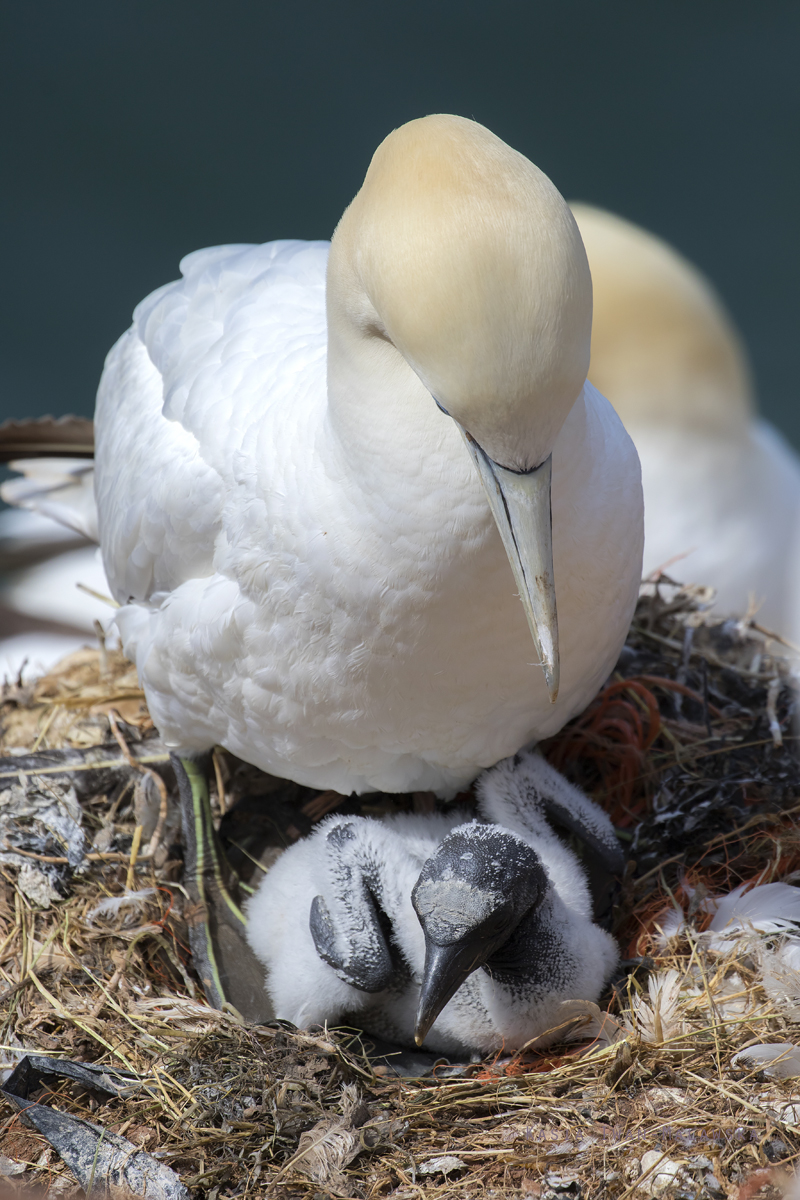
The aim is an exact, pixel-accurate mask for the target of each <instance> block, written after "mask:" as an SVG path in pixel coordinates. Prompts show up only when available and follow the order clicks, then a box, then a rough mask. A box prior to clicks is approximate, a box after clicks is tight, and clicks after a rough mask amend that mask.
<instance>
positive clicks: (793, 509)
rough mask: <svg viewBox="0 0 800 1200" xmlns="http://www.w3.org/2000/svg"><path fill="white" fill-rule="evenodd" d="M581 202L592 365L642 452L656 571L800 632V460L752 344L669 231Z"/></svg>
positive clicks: (648, 551)
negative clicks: (767, 399)
mask: <svg viewBox="0 0 800 1200" xmlns="http://www.w3.org/2000/svg"><path fill="white" fill-rule="evenodd" d="M572 210H573V213H574V215H575V219H576V220H577V222H578V227H579V229H580V231H581V236H582V237H583V241H584V244H585V246H586V253H587V256H588V258H589V265H590V267H591V271H592V281H593V285H594V319H593V324H592V359H591V365H590V368H589V376H590V378H591V379H592V381H593V383H594V384H595V385H596V386H597V387H598V388H600V390H601V391H602V392H603V394H604V395H606V396H607V397H608V399H609V400H610V401H611V403H612V404H613V405H614V407H615V408H616V410H617V412H618V413H619V415H620V416H621V417H622V420H623V422H624V424H625V428H626V429H627V430H628V432H629V433H630V435H631V437H632V438H633V440H634V442H635V443H636V448H637V450H638V452H639V457H640V459H641V463H642V482H643V487H644V497H645V554H644V570H645V574H649V573H650V572H652V571H654V570H656V569H657V568H659V567H661V566H664V564H669V563H672V562H673V560H675V559H678V560H679V561H677V562H675V564H674V566H671V567H668V568H667V569H668V570H669V572H670V573H671V574H673V575H674V576H675V578H677V579H681V580H683V581H685V582H687V583H698V584H710V585H712V586H713V587H714V588H715V589H716V592H717V606H718V608H719V609H720V610H721V611H722V612H726V613H730V614H732V615H737V616H740V615H741V614H742V613H744V612H745V611H746V610H747V608H748V604H749V601H750V598H751V597H753V598H754V599H755V600H756V601H757V602H760V608H759V610H758V620H759V621H760V622H761V623H762V624H763V625H766V626H767V627H769V628H770V629H773V630H775V631H776V632H777V633H780V634H782V635H783V636H784V637H787V638H789V639H790V640H791V641H793V642H795V643H797V641H798V638H800V575H798V571H799V570H800V545H798V528H800V460H798V456H797V455H796V453H795V452H794V451H793V450H792V449H791V447H790V446H789V445H788V444H787V442H786V441H785V440H784V439H783V437H782V436H781V435H780V434H779V433H778V431H777V430H776V429H775V428H774V427H773V426H772V425H770V424H769V423H768V422H767V421H764V420H762V419H759V418H758V416H757V413H756V409H755V403H754V399H753V386H752V380H751V375H750V369H749V365H748V362H747V358H746V352H745V350H744V347H743V345H742V342H741V340H740V338H739V335H738V333H737V331H736V329H735V328H734V325H733V322H732V321H731V318H730V316H729V315H728V314H727V312H726V311H725V309H724V307H723V305H722V303H721V301H720V299H719V297H718V296H717V295H716V293H715V292H714V290H713V288H712V287H711V285H710V284H709V282H708V280H707V279H706V278H705V277H704V276H703V275H702V274H701V273H700V271H699V270H698V269H697V268H696V267H694V266H693V265H692V264H691V263H689V262H688V261H687V260H686V259H685V258H683V257H682V256H681V255H679V254H678V253H677V252H676V251H675V250H674V249H672V247H670V246H669V245H667V244H666V243H665V242H663V241H662V240H661V239H660V238H657V237H655V236H654V235H652V234H650V233H648V232H646V231H645V230H643V229H641V228H639V227H637V226H636V225H633V224H632V223H631V222H629V221H626V220H623V219H622V218H621V217H618V216H615V215H613V214H611V213H608V212H604V211H602V210H600V209H596V208H593V207H591V206H589V205H584V204H574V205H572Z"/></svg>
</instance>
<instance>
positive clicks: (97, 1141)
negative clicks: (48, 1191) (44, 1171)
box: [0, 1054, 190, 1200]
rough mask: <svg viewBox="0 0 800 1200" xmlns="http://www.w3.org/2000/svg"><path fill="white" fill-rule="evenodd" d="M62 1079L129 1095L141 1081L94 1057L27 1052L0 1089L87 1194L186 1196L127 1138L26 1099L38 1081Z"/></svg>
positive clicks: (171, 1199) (168, 1199)
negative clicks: (79, 1059)
mask: <svg viewBox="0 0 800 1200" xmlns="http://www.w3.org/2000/svg"><path fill="white" fill-rule="evenodd" d="M65 1079H67V1080H70V1081H71V1082H72V1083H76V1084H78V1085H79V1086H80V1087H82V1088H84V1089H85V1090H86V1091H87V1092H89V1093H90V1094H91V1095H93V1096H96V1097H102V1098H107V1097H109V1096H120V1097H124V1096H129V1095H132V1094H133V1093H134V1092H136V1091H138V1090H139V1089H140V1088H141V1087H142V1086H143V1081H142V1080H140V1079H139V1078H137V1077H136V1076H135V1075H131V1074H129V1073H128V1072H127V1071H117V1070H114V1069H113V1068H111V1067H104V1066H97V1065H96V1064H94V1063H75V1062H69V1061H68V1060H66V1059H59V1058H50V1057H48V1056H46V1055H41V1054H28V1055H26V1056H25V1058H23V1059H21V1060H20V1062H19V1063H18V1064H17V1066H16V1067H15V1069H14V1071H13V1072H12V1074H11V1075H10V1077H9V1078H8V1079H7V1080H6V1083H5V1086H4V1087H3V1088H2V1089H0V1090H1V1091H2V1094H3V1096H4V1097H5V1098H6V1100H8V1102H9V1104H11V1105H12V1106H13V1107H14V1108H15V1109H16V1110H17V1112H18V1113H19V1114H20V1120H21V1121H22V1122H23V1124H25V1125H27V1126H29V1127H30V1128H31V1129H35V1130H36V1131H37V1132H38V1133H40V1134H41V1135H42V1137H44V1138H46V1139H47V1141H48V1142H49V1143H50V1145H51V1146H52V1147H53V1149H54V1150H56V1151H57V1152H58V1153H59V1154H60V1155H61V1157H62V1159H63V1160H64V1162H65V1163H66V1164H67V1166H68V1167H69V1169H70V1170H71V1171H72V1174H73V1175H74V1176H75V1178H76V1179H77V1180H78V1183H79V1184H80V1185H81V1187H82V1188H83V1189H84V1191H85V1192H86V1193H87V1195H91V1196H104V1195H109V1194H111V1193H112V1192H117V1194H119V1192H127V1193H128V1194H129V1195H132V1196H142V1197H145V1200H189V1195H190V1193H189V1192H188V1190H187V1189H186V1188H185V1187H184V1186H183V1184H182V1183H181V1181H180V1179H179V1178H178V1176H177V1175H176V1174H175V1172H174V1171H173V1170H172V1169H171V1168H170V1167H167V1166H165V1165H164V1164H163V1163H160V1162H158V1161H157V1160H156V1159H155V1158H153V1156H152V1155H150V1154H147V1153H146V1152H145V1151H144V1150H140V1149H139V1148H138V1147H137V1146H135V1145H134V1144H133V1142H129V1141H128V1139H127V1138H124V1137H120V1135H119V1134H118V1133H112V1132H110V1130H108V1129H103V1128H102V1126H100V1125H95V1124H93V1122H91V1121H85V1120H84V1119H83V1118H82V1117H75V1116H72V1115H70V1114H69V1113H63V1112H59V1111H58V1110H57V1109H54V1108H50V1107H49V1105H47V1104H37V1103H36V1102H35V1101H31V1100H30V1099H29V1097H30V1095H31V1094H32V1093H34V1092H36V1091H38V1090H39V1089H40V1088H41V1087H42V1086H50V1085H52V1084H54V1083H57V1082H59V1081H61V1080H65Z"/></svg>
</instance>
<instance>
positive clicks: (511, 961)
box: [247, 754, 624, 1054]
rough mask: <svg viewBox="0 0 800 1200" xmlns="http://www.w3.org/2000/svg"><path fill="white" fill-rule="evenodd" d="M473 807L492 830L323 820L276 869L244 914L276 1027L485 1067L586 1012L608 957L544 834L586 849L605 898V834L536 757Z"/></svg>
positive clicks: (507, 768) (440, 818) (577, 795)
mask: <svg viewBox="0 0 800 1200" xmlns="http://www.w3.org/2000/svg"><path fill="white" fill-rule="evenodd" d="M477 792H478V796H479V810H480V812H481V815H482V816H483V818H484V819H485V820H486V821H487V822H489V823H488V824H481V823H480V822H478V821H474V820H473V821H466V820H465V815H464V813H463V812H458V811H455V812H452V813H449V814H431V815H430V816H426V817H423V816H412V815H400V816H395V817H389V818H385V819H384V820H382V821H377V820H373V819H371V818H368V817H339V816H333V817H330V818H328V819H327V820H326V821H324V822H323V823H322V824H321V825H320V826H319V827H318V828H317V829H316V830H315V831H314V833H313V834H312V835H311V836H310V837H308V838H306V839H304V840H303V841H301V842H297V843H296V844H295V845H294V846H292V847H290V848H289V849H288V850H286V851H285V852H284V853H283V855H282V856H281V858H280V859H279V860H278V862H277V863H276V864H275V865H274V866H273V867H272V868H271V869H270V871H269V873H268V874H267V875H266V876H265V878H264V879H263V880H262V882H261V885H260V887H259V889H258V891H257V892H256V894H255V896H254V897H253V899H252V900H251V901H250V903H249V905H248V914H247V915H248V927H247V932H248V939H249V941H250V944H251V945H252V947H253V949H254V950H255V952H256V954H257V955H258V957H259V959H261V961H262V962H263V963H264V964H265V966H266V967H267V986H268V990H269V992H270V995H271V998H272V1001H273V1005H274V1009H275V1013H276V1015H277V1016H278V1017H281V1018H284V1019H288V1020H291V1021H293V1022H294V1023H295V1024H297V1025H300V1026H307V1025H312V1024H317V1023H323V1022H325V1021H328V1022H332V1023H333V1022H337V1021H340V1020H342V1019H343V1018H345V1017H347V1018H348V1019H352V1020H354V1021H356V1022H357V1023H358V1024H359V1025H361V1026H362V1027H363V1028H365V1029H366V1030H368V1031H370V1032H372V1033H376V1034H379V1035H381V1036H383V1037H387V1038H389V1039H391V1040H393V1041H395V1042H400V1043H404V1044H409V1045H410V1044H412V1042H413V1041H414V1040H416V1041H417V1042H418V1043H422V1042H423V1040H424V1041H425V1044H426V1046H427V1047H428V1048H429V1049H431V1050H434V1051H439V1052H443V1053H449V1054H463V1053H466V1052H468V1051H470V1050H480V1051H482V1052H484V1053H486V1052H489V1051H492V1050H497V1049H499V1048H501V1047H505V1048H506V1049H508V1050H513V1049H516V1048H518V1047H519V1046H521V1045H523V1044H524V1043H525V1042H526V1041H528V1040H529V1039H530V1038H532V1037H538V1036H540V1035H542V1034H545V1033H546V1032H547V1031H548V1030H551V1029H555V1027H556V1026H558V1025H560V1024H561V1021H562V1019H563V1018H562V1016H560V1015H559V1005H560V1004H561V1003H562V1002H563V1001H565V1000H571V999H586V1000H596V999H597V997H598V996H599V994H600V991H601V989H602V987H603V984H604V983H605V981H606V980H607V979H608V977H609V975H610V974H611V971H612V970H613V968H614V966H615V965H616V962H617V958H618V952H617V946H616V943H615V942H614V939H613V938H612V937H611V936H610V934H608V933H606V932H605V931H604V930H603V929H601V928H600V927H599V926H598V925H596V924H595V923H594V922H593V920H592V895H591V891H590V887H589V882H588V880H587V875H586V872H585V870H584V868H583V866H582V865H581V862H580V860H579V859H578V857H577V856H576V855H575V854H574V853H573V852H572V851H571V850H570V849H568V848H567V846H566V845H565V844H564V842H563V841H561V840H560V838H559V837H558V836H557V835H556V833H555V832H554V829H553V828H552V827H551V824H550V822H551V821H552V822H556V823H557V824H558V825H561V826H563V825H564V824H566V825H567V826H568V827H569V828H570V829H571V830H572V831H573V832H576V833H577V834H578V836H579V837H581V839H582V840H583V842H584V846H585V850H586V853H587V855H588V857H589V858H590V859H592V860H593V861H594V862H595V865H596V866H597V865H599V866H602V868H603V870H604V872H605V876H606V887H605V888H604V889H603V890H607V886H608V881H609V880H610V879H611V878H612V877H613V875H614V874H620V873H621V868H622V866H623V865H624V863H623V857H622V854H621V852H620V849H619V844H618V842H617V840H616V837H615V834H614V830H613V827H612V825H611V822H610V821H609V819H608V817H607V816H606V815H605V813H604V812H602V810H601V809H600V808H598V807H597V806H596V805H595V804H593V803H592V802H591V801H590V800H588V799H587V797H586V796H584V795H583V794H582V793H581V792H579V791H578V790H577V788H574V787H572V786H571V785H570V784H569V783H567V781H566V780H565V779H564V778H563V776H560V775H559V774H558V772H557V771H555V770H554V769H553V768H552V767H551V766H549V764H548V763H546V762H545V760H544V759H543V758H541V757H540V756H539V755H538V754H524V755H518V756H517V757H516V758H513V759H508V760H506V761H505V762H502V763H500V764H499V765H498V766H497V767H495V768H494V769H493V770H491V771H488V772H486V773H484V774H483V775H482V776H481V777H480V779H479V780H478V784H477ZM601 903H602V901H601ZM480 968H483V969H480Z"/></svg>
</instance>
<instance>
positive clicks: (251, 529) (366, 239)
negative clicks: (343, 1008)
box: [95, 115, 643, 1010]
mask: <svg viewBox="0 0 800 1200" xmlns="http://www.w3.org/2000/svg"><path fill="white" fill-rule="evenodd" d="M181 269H182V271H183V278H182V279H181V280H180V281H179V282H177V283H173V284H169V285H167V286H166V287H163V288H161V289H160V290H159V291H157V292H155V293H154V294H153V295H152V296H150V297H148V298H147V299H146V300H144V301H143V302H142V303H141V304H140V305H139V307H138V308H137V310H136V312H135V314H134V323H133V326H132V328H131V329H130V330H129V331H128V332H127V333H126V334H124V335H123V337H122V338H121V339H120V340H119V342H118V343H117V344H116V346H115V347H114V348H113V349H112V350H111V352H110V354H109V356H108V359H107V361H106V365H105V370H104V373H103V378H102V380H101V383H100V389H99V392H98V398H97V408H96V416H95V434H96V457H95V496H96V500H97V519H98V526H99V534H100V542H101V545H102V550H103V560H104V564H105V568H106V573H107V576H108V581H109V584H110V586H111V588H112V594H113V596H114V597H115V598H116V600H117V601H118V602H119V603H120V605H121V608H120V610H119V613H118V614H117V618H116V621H117V625H118V628H119V630H120V633H121V636H122V640H123V648H124V650H125V652H126V654H127V655H128V656H129V657H130V658H131V659H132V660H133V661H134V662H135V663H136V667H137V670H138V673H139V678H140V680H141V683H142V686H143V688H144V691H145V695H146V699H147V704H148V707H149V710H150V713H151V714H152V717H153V720H154V722H155V724H156V726H157V727H158V729H159V732H160V734H161V736H162V738H163V739H164V741H165V743H166V744H167V745H168V746H170V747H171V748H172V749H173V750H174V752H175V756H176V774H177V776H178V779H179V783H180V786H181V789H182V805H183V813H184V822H185V829H184V833H185V840H186V842H187V845H188V847H189V853H188V856H187V875H186V879H185V886H186V887H187V889H188V890H189V891H190V892H191V894H192V896H193V899H194V901H195V902H196V909H195V911H196V912H197V913H198V914H203V913H204V912H205V911H207V910H208V908H209V906H210V901H209V896H210V894H211V892H212V891H213V890H214V889H216V888H218V885H219V884H220V881H221V879H222V872H221V870H220V864H219V861H218V855H217V853H216V850H215V847H214V844H213V823H212V821H211V814H210V809H209V804H208V777H207V761H208V760H207V759H206V758H205V756H206V755H207V754H208V752H209V751H210V750H211V748H212V747H213V746H214V745H215V744H221V745H223V746H225V747H226V748H227V749H229V750H230V751H232V752H233V753H234V754H237V755H239V756H240V757H241V758H243V759H245V760H246V761H248V762H251V763H253V764H255V765H256V766H259V767H261V768H262V769H263V770H266V771H268V772H270V773H271V774H273V775H278V776H280V777H283V778H288V779H292V780H295V781H297V782H298V783H302V784H306V785H308V786H311V787H319V788H323V789H334V790H336V791H338V792H341V793H344V794H348V793H350V792H368V791H374V790H383V791H390V792H406V791H413V790H433V791H435V792H437V793H438V794H439V795H440V796H452V795H455V794H456V793H457V792H458V791H459V790H460V789H461V788H463V787H464V786H466V785H467V784H469V783H470V782H471V781H472V780H473V779H474V778H475V777H476V775H477V774H478V773H479V772H480V771H481V769H483V768H485V767H489V766H491V765H492V764H493V763H496V762H497V761H498V760H500V759H501V758H503V757H504V756H506V755H508V754H512V753H514V752H515V751H516V750H518V749H519V747H520V746H525V745H528V744H530V743H531V742H532V741H534V740H535V739H537V738H541V737H546V736H548V735H550V734H552V733H555V732H556V730H558V729H559V728H560V727H561V726H562V725H563V724H564V723H565V722H566V721H567V720H569V718H570V717H571V716H573V715H574V714H575V713H576V712H578V711H580V710H581V709H582V708H583V707H585V705H586V704H587V703H588V702H589V700H590V699H591V698H592V697H593V696H594V695H595V693H596V692H597V690H598V688H599V687H600V686H601V685H602V683H603V682H604V681H605V679H606V678H607V676H608V673H609V671H610V670H611V668H612V666H613V664H614V662H615V661H616V658H617V656H618V653H619V650H620V648H621V646H622V644H623V642H624V639H625V635H626V633H627V630H628V626H629V623H630V618H631V615H632V613H633V608H634V605H635V603H636V597H637V593H638V586H639V581H640V577H641V575H640V568H641V549H642V536H643V518H642V498H641V483H640V475H639V465H638V460H637V458H636V453H635V450H634V448H633V445H632V443H631V441H630V439H629V438H628V436H627V434H626V433H625V431H624V429H623V427H622V424H621V422H620V421H619V418H618V417H617V416H616V414H615V413H614V411H613V409H612V408H611V406H610V405H609V404H608V403H607V401H605V400H604V399H603V397H602V396H601V395H600V394H599V393H598V392H597V391H596V390H595V389H594V388H593V387H592V386H591V385H590V384H589V383H587V381H586V373H587V369H588V363H589V346H590V334H591V307H592V297H591V278H590V275H589V269H588V265H587V262H586V256H585V253H584V250H583V246H582V243H581V240H580V236H579V234H578V231H577V227H576V225H575V222H574V220H573V218H572V215H571V213H570V212H569V209H568V207H567V206H566V204H565V202H564V201H563V199H562V197H561V196H560V194H559V193H558V191H557V190H556V188H555V187H554V186H553V184H552V183H551V182H550V180H549V179H548V178H547V177H546V176H545V175H543V174H542V172H541V171H539V170H538V168H537V167H535V166H534V164H533V163H531V162H529V161H528V160H527V159H526V158H524V157H523V156H522V155H521V154H518V153H517V152H516V151H514V150H512V149H511V147H509V146H507V145H505V144H504V143H503V142H502V141H501V140H500V139H499V138H497V137H495V136H494V134H492V133H491V132H490V131H489V130H488V129H485V128H483V127H482V126H480V125H477V124H476V123H475V122H473V121H468V120H464V119H463V118H461V117H455V116H447V115H439V116H430V117H425V118H423V119H421V120H417V121H411V122H409V124H407V125H404V126H402V127H401V128H400V129H396V130H395V131H394V132H393V133H391V134H390V135H389V136H388V137H387V138H386V139H385V141H384V142H383V143H382V144H381V145H380V146H379V147H378V149H377V150H376V152H375V155H374V157H373V159H372V162H371V163H370V166H369V169H368V171H367V175H366V178H365V180H364V183H363V186H362V187H361V190H360V191H359V193H358V195H357V196H356V197H355V199H354V200H353V202H352V204H351V205H350V206H349V208H348V209H347V211H346V212H345V213H344V215H343V217H342V219H341V221H340V223H339V225H338V227H337V229H336V231H335V233H334V236H333V240H332V242H331V243H330V244H328V243H327V242H325V243H323V242H314V243H307V242H290V241H284V242H271V243H267V244H266V245H264V246H222V247H216V248H213V249H209V250H202V251H198V252H196V253H195V254H192V255H189V256H188V257H187V258H186V259H184V260H183V263H182V266H181ZM219 899H220V909H219V911H220V912H221V913H223V914H226V916H225V919H226V920H228V918H229V919H230V921H232V922H233V925H232V926H231V927H232V928H234V929H235V931H236V933H235V934H234V935H233V942H232V943H231V944H232V945H234V946H236V945H237V937H238V938H241V933H242V925H241V914H240V913H239V910H238V907H237V905H236V903H235V901H234V898H233V896H231V895H230V894H229V893H228V892H227V891H226V889H225V888H223V894H221V895H220V896H219ZM211 907H213V905H212V906H211ZM220 919H222V918H220ZM191 941H192V950H193V955H194V957H195V962H196V964H197V965H198V973H199V975H200V977H201V979H202V980H203V985H204V987H205V989H206V995H207V997H208V998H209V999H210V1000H211V1001H212V1002H213V1003H217V1004H221V1003H223V1002H224V1000H225V998H226V996H227V998H229V999H230V1000H231V1001H232V1002H233V1003H234V1004H236V1006H237V1007H239V1008H240V1009H242V1010H244V1009H245V1007H246V1001H245V1000H242V999H240V998H239V997H238V996H237V995H236V992H235V989H236V988H237V986H238V982H239V979H240V976H241V974H242V963H243V961H244V957H243V956H244V955H246V947H243V946H242V945H241V943H239V944H238V948H235V949H234V951H233V952H232V955H231V957H230V961H229V965H227V966H226V964H225V962H224V961H223V960H224V958H225V952H224V951H223V950H221V949H220V945H216V946H215V945H213V944H212V943H213V941H214V939H213V938H211V937H210V936H209V935H208V930H207V928H206V927H205V922H204V921H203V920H200V919H199V920H198V923H197V924H195V925H194V926H193V927H192V929H191ZM253 965H254V966H255V967H257V966H258V964H253ZM259 973H260V971H259Z"/></svg>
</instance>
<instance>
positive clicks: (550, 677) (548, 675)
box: [544, 662, 561, 704]
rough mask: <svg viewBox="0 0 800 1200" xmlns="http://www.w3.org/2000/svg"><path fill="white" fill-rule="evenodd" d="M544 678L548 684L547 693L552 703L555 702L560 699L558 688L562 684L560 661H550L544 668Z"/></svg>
mask: <svg viewBox="0 0 800 1200" xmlns="http://www.w3.org/2000/svg"><path fill="white" fill-rule="evenodd" d="M544 678H545V683H546V684H547V694H548V696H549V697H550V703H551V704H555V702H556V700H557V699H558V688H559V685H560V682H561V681H560V678H559V670H558V663H557V662H556V663H553V664H550V663H548V664H547V665H546V666H545V668H544Z"/></svg>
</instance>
